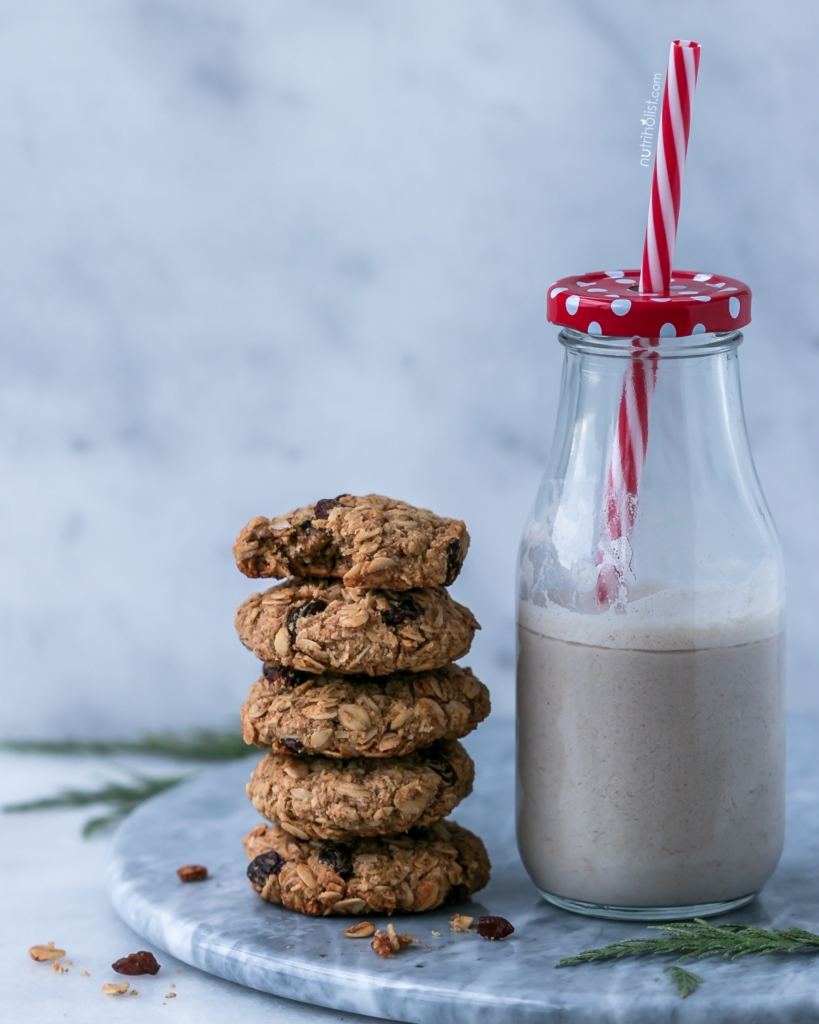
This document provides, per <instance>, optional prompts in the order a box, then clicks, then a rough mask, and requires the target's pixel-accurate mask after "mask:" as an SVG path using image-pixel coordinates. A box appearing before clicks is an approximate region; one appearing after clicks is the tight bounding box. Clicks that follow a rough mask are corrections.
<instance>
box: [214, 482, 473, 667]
mask: <svg viewBox="0 0 819 1024" xmlns="http://www.w3.org/2000/svg"><path fill="white" fill-rule="evenodd" d="M468 547H469V534H468V533H467V532H466V527H465V526H464V524H463V523H462V522H460V521H459V520H455V519H442V518H441V517H439V516H436V515H434V514H433V513H432V512H428V511H427V510H426V509H417V508H414V507H413V506H412V505H408V504H406V503H405V502H403V501H394V500H392V499H391V498H383V497H381V496H379V495H368V496H366V497H363V498H357V497H353V496H351V495H342V496H341V497H340V498H325V499H323V500H322V501H318V502H316V503H315V504H314V505H307V506H306V507H305V508H300V509H296V510H294V511H293V512H290V513H289V514H288V515H286V516H280V517H278V518H276V519H265V518H264V517H262V516H260V517H258V518H257V519H253V520H251V522H250V523H249V524H248V525H247V526H246V527H245V528H244V529H243V530H242V532H241V533H240V534H239V537H238V539H237V541H236V543H235V545H234V548H233V550H234V554H235V555H236V561H237V564H238V566H239V568H240V569H241V571H242V572H244V573H245V574H246V575H248V576H257V577H258V576H267V577H270V576H273V577H282V576H288V577H291V578H290V579H288V580H287V582H285V583H280V584H278V585H277V586H275V587H271V588H270V589H269V590H267V591H265V592H264V593H261V594H253V595H252V596H251V597H249V598H248V599H247V601H245V602H244V604H243V605H242V606H241V608H239V611H238V613H237V616H236V628H237V630H238V632H239V636H240V638H241V640H242V643H243V644H244V645H245V647H247V648H248V649H249V650H251V651H253V653H254V654H255V655H256V656H257V657H258V658H260V659H261V660H262V661H263V662H265V664H267V665H274V666H275V665H277V666H281V667H283V668H288V669H295V670H297V671H300V672H309V673H312V674H321V673H324V672H340V673H344V674H359V675H360V674H365V675H368V676H385V675H390V674H391V673H394V672H427V671H430V670H433V669H439V668H443V667H444V666H445V665H447V664H448V663H449V662H451V661H455V660H456V659H458V658H461V657H463V656H464V655H465V654H466V653H467V651H468V650H469V648H470V645H471V643H472V638H473V636H474V634H475V630H476V629H479V628H480V627H479V626H478V623H477V622H476V621H475V617H474V616H473V615H472V613H471V612H470V611H469V609H468V608H465V607H464V606H463V605H460V604H458V603H457V602H456V601H453V600H452V598H451V597H450V596H449V594H448V593H447V591H446V590H445V588H444V586H442V585H441V584H448V583H451V582H452V580H454V579H455V577H456V576H457V574H458V572H459V571H460V568H461V564H462V562H463V559H464V557H465V555H466V552H467V549H468ZM294 574H298V575H294Z"/></svg>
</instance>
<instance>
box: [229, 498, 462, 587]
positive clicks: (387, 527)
mask: <svg viewBox="0 0 819 1024" xmlns="http://www.w3.org/2000/svg"><path fill="white" fill-rule="evenodd" d="M468 547H469V534H468V533H467V532H466V527H465V526H464V524H463V523H462V522H461V521H460V519H442V518H441V517H440V516H436V515H434V514H433V513H432V512H429V511H428V510H427V509H424V508H414V507H413V506H412V505H408V504H407V503H406V502H403V501H393V499H392V498H383V497H381V496H380V495H378V494H368V495H366V497H363V498H356V497H353V495H351V494H342V495H341V496H340V497H338V498H323V499H322V500H321V501H317V502H316V503H315V504H314V505H307V506H306V507H305V508H297V509H294V510H293V511H292V512H288V514H287V515H286V516H279V517H278V518H276V519H265V517H264V516H258V517H257V518H256V519H252V520H251V521H250V522H249V523H248V524H247V526H246V527H245V528H244V529H243V530H242V532H241V533H240V534H239V536H238V537H237V539H236V543H235V544H234V545H233V554H234V555H235V556H236V564H237V565H238V567H239V569H240V570H241V571H242V572H243V573H244V574H245V576H252V577H254V578H259V577H263V578H265V579H268V578H272V579H284V578H286V577H295V576H303V577H310V578H315V577H320V578H324V579H327V578H330V577H340V578H342V579H343V580H344V585H345V586H347V587H367V588H370V587H377V588H379V589H389V590H410V589H412V588H415V587H431V586H435V585H438V584H443V585H446V586H448V585H449V584H450V583H452V581H453V580H454V579H455V577H456V576H457V575H458V573H459V572H460V571H461V565H462V564H463V560H464V558H466V552H467V549H468Z"/></svg>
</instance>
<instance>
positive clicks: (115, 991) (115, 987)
mask: <svg viewBox="0 0 819 1024" xmlns="http://www.w3.org/2000/svg"><path fill="white" fill-rule="evenodd" d="M129 988H130V985H129V984H128V982H127V981H121V982H120V983H119V984H111V983H110V982H109V983H108V984H107V985H103V986H102V991H103V992H104V993H105V994H106V995H107V996H124V995H125V993H126V992H127V991H128V989H129Z"/></svg>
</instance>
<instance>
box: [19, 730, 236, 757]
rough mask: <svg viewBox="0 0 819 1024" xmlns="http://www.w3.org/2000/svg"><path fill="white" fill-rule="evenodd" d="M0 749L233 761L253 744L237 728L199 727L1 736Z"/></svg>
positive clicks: (46, 752) (99, 755) (71, 754)
mask: <svg viewBox="0 0 819 1024" xmlns="http://www.w3.org/2000/svg"><path fill="white" fill-rule="evenodd" d="M0 749H2V750H9V751H12V752H14V753H17V754H55V755H70V756H75V755H89V754H90V755H92V756H97V757H108V756H110V755H111V754H138V755H147V756H152V757H168V758H172V759H174V760H178V761H233V760H236V759H237V758H240V757H246V756H247V754H249V753H250V752H251V750H252V749H253V748H252V747H249V746H248V745H247V744H246V743H245V741H244V740H243V739H242V737H241V734H240V733H238V732H233V731H229V732H227V731H226V732H218V731H216V730H213V729H197V730H195V731H194V732H191V733H186V734H180V733H174V732H161V733H148V734H147V735H146V736H143V737H142V738H141V739H138V740H0Z"/></svg>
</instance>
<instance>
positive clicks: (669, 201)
mask: <svg viewBox="0 0 819 1024" xmlns="http://www.w3.org/2000/svg"><path fill="white" fill-rule="evenodd" d="M700 49H701V47H700V45H699V43H692V42H689V41H688V40H685V39H675V40H674V42H673V43H672V44H671V55H670V57H669V61H668V73H667V75H666V80H665V91H664V93H663V105H662V112H661V117H660V132H659V137H658V142H657V155H656V158H655V161H654V174H653V177H652V183H651V199H650V202H649V207H648V227H647V228H646V240H645V245H644V247H643V264H642V268H641V271H640V285H639V288H640V291H641V292H652V293H659V294H663V295H667V294H668V292H669V288H670V286H671V272H672V265H673V262H674V247H675V244H676V241H677V222H678V220H679V215H680V197H681V194H682V179H683V169H684V168H685V157H686V153H687V152H688V134H689V131H690V128H691V106H692V103H693V100H694V90H695V88H696V85H697V71H698V69H699V64H700ZM658 340H659V339H657V338H635V339H634V342H633V345H632V359H631V363H630V364H629V368H628V370H627V371H626V373H625V377H624V379H623V392H622V395H621V397H620V408H619V411H618V415H617V428H616V431H615V438H614V451H613V453H612V459H611V466H610V468H609V473H608V478H607V481H606V495H605V503H604V512H605V517H606V524H605V534H604V538H602V540H603V541H604V542H605V543H601V546H600V554H599V557H598V563H599V566H600V568H599V572H598V577H597V598H598V602H599V603H600V604H601V605H604V606H607V605H609V604H611V603H612V601H614V600H617V599H620V600H622V599H623V597H624V596H625V594H627V584H628V577H629V576H630V574H631V557H632V553H631V534H632V531H633V529H634V523H635V520H636V518H637V504H638V496H639V493H640V477H641V476H642V472H643V465H644V464H645V459H646V448H647V445H648V417H649V411H650V409H651V400H652V398H653V396H654V386H655V384H656V381H657V353H656V351H652V349H654V348H656V346H657V344H658Z"/></svg>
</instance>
